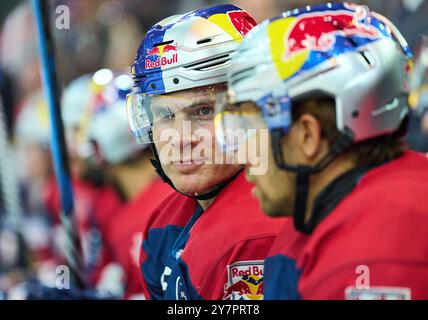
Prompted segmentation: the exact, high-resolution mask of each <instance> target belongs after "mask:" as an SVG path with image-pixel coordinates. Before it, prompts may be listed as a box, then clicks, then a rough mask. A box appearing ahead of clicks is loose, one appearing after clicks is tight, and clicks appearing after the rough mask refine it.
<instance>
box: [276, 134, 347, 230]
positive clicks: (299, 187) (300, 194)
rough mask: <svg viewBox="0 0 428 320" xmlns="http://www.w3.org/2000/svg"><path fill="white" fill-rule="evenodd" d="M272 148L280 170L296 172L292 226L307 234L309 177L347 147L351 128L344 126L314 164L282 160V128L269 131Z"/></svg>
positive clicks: (322, 168)
mask: <svg viewBox="0 0 428 320" xmlns="http://www.w3.org/2000/svg"><path fill="white" fill-rule="evenodd" d="M271 135H272V148H273V154H274V157H275V163H276V165H277V166H278V168H280V169H281V170H287V171H291V172H294V173H296V174H297V177H296V196H295V198H294V213H293V216H294V219H293V220H294V227H295V228H296V230H298V231H300V232H303V233H305V234H309V230H308V228H307V227H306V223H305V215H306V208H307V201H308V193H309V178H310V176H311V175H313V174H317V173H319V172H321V171H322V170H324V169H325V168H326V167H327V166H328V165H329V164H330V163H331V162H332V161H333V160H334V159H335V158H336V156H337V155H339V154H341V153H342V152H343V151H344V150H345V149H347V148H348V147H349V146H350V145H351V144H352V142H353V140H354V134H353V133H352V131H351V130H349V129H347V128H345V130H344V131H343V132H342V134H341V136H340V137H339V139H338V140H337V141H336V142H335V144H334V145H333V146H332V147H331V149H330V152H329V153H328V154H327V155H326V156H325V157H324V158H322V159H321V160H320V161H319V162H318V163H317V164H316V165H315V166H313V167H311V166H293V165H287V164H286V163H285V162H284V157H283V153H282V149H281V139H282V137H283V136H284V133H283V131H282V129H274V130H272V131H271Z"/></svg>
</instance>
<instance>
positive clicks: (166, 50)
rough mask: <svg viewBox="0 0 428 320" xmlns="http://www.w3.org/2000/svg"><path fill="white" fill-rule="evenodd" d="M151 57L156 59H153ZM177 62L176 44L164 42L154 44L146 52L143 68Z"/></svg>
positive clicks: (147, 68)
mask: <svg viewBox="0 0 428 320" xmlns="http://www.w3.org/2000/svg"><path fill="white" fill-rule="evenodd" d="M152 57H155V58H156V59H155V60H153V58H152ZM177 62H178V54H177V46H175V45H173V44H164V45H160V46H156V47H154V48H152V49H150V50H148V51H147V53H146V60H145V69H146V70H150V69H154V68H159V67H163V66H167V65H171V64H174V63H177Z"/></svg>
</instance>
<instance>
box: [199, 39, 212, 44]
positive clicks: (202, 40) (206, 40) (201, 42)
mask: <svg viewBox="0 0 428 320" xmlns="http://www.w3.org/2000/svg"><path fill="white" fill-rule="evenodd" d="M211 41H212V38H205V39H201V40H198V41H197V42H196V44H197V45H198V44H204V43H208V42H211Z"/></svg>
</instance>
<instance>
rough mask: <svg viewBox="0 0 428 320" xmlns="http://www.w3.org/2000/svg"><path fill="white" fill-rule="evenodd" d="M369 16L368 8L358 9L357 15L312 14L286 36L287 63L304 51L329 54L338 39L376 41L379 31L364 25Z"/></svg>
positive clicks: (347, 12)
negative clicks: (326, 52) (351, 38)
mask: <svg viewBox="0 0 428 320" xmlns="http://www.w3.org/2000/svg"><path fill="white" fill-rule="evenodd" d="M368 15H369V12H368V10H367V9H366V8H365V7H357V8H356V11H355V12H352V11H337V12H330V13H322V14H319V13H311V14H307V15H304V16H303V17H301V18H298V19H297V21H296V23H295V24H294V26H292V28H291V30H290V32H289V33H288V34H287V35H286V37H287V38H286V39H285V41H287V42H288V48H287V50H285V52H284V59H287V58H289V57H290V56H292V55H293V54H296V53H297V52H299V51H301V50H314V51H328V50H330V49H332V48H333V46H334V44H335V42H336V37H337V36H338V35H341V36H344V37H350V36H359V37H364V38H372V39H375V38H377V37H378V36H379V31H378V30H377V29H376V28H375V27H373V26H371V25H369V24H366V23H364V20H365V19H367V17H368Z"/></svg>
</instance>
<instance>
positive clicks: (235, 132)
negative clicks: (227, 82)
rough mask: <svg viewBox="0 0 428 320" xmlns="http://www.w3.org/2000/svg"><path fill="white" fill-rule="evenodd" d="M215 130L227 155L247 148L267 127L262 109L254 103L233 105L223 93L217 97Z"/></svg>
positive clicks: (218, 141) (218, 140)
mask: <svg viewBox="0 0 428 320" xmlns="http://www.w3.org/2000/svg"><path fill="white" fill-rule="evenodd" d="M215 129H216V138H217V143H218V144H219V145H220V147H221V148H222V149H223V152H225V153H229V154H230V153H235V152H237V151H238V150H240V149H243V148H245V147H246V146H247V144H248V141H249V140H251V139H252V138H253V137H254V136H255V135H256V134H257V132H258V131H259V130H260V129H266V130H267V126H266V123H265V121H264V119H263V114H262V111H261V109H260V107H259V106H258V105H257V104H255V103H253V102H243V103H237V104H234V103H231V102H230V99H229V96H228V95H227V93H226V92H223V93H221V94H219V95H218V96H217V103H216V117H215Z"/></svg>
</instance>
